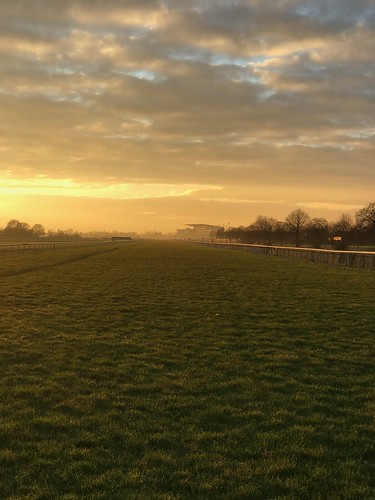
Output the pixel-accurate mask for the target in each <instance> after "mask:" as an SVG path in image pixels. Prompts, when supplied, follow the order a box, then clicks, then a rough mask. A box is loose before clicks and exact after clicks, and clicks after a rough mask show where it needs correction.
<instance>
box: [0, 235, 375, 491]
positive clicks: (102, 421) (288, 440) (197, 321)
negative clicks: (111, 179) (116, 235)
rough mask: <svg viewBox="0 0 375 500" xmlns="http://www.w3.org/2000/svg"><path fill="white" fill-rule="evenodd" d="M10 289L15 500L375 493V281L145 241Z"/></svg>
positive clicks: (17, 270) (2, 349) (74, 253)
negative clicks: (374, 480) (374, 361)
mask: <svg viewBox="0 0 375 500" xmlns="http://www.w3.org/2000/svg"><path fill="white" fill-rule="evenodd" d="M109 250H110V251H109ZM0 292H1V302H0V338H1V342H0V354H1V356H0V366H1V374H2V376H1V386H0V402H1V403H0V467H1V475H0V498H4V499H5V498H9V499H22V498H24V499H26V498H27V499H34V498H35V499H52V498H65V499H69V500H71V499H81V498H88V499H117V498H118V499H123V498H129V499H132V498H134V499H136V498H137V499H138V498H151V499H174V498H175V499H185V498H186V499H188V498H189V499H190V498H194V499H195V498H197V499H199V498H202V499H204V498H213V499H214V498H215V499H217V498H227V499H242V498H243V499H247V498H254V499H266V498H274V499H276V498H277V499H300V498H302V499H304V498H306V499H311V498H317V499H320V498H321V499H326V498H331V499H337V498H343V499H346V498H348V499H352V498H353V499H354V498H358V499H370V498H373V491H374V490H373V488H374V482H373V479H372V478H373V477H374V476H375V474H374V472H375V471H374V470H373V465H374V449H373V443H374V441H375V439H374V437H375V436H374V389H373V388H374V386H375V383H374V382H375V381H374V378H375V377H374V370H373V354H374V352H373V347H374V330H375V328H374V325H375V310H374V305H373V304H374V296H375V276H374V275H373V274H370V273H366V272H360V271H356V270H347V269H336V268H329V267H326V266H323V267H320V266H318V265H313V264H305V263H300V262H292V261H284V260H279V259H273V258H270V257H263V256H255V255H248V254H243V253H240V252H231V251H224V250H216V249H210V248H203V247H196V246H189V245H187V244H184V243H179V242H136V243H134V244H125V245H115V244H114V245H111V247H110V248H109V247H108V248H107V247H106V248H105V249H104V248H103V247H90V248H75V249H63V250H56V251H55V252H51V251H49V252H43V251H40V252H35V253H34V252H29V253H24V254H12V255H10V254H9V255H7V256H6V257H5V256H4V258H3V259H2V261H1V262H0Z"/></svg>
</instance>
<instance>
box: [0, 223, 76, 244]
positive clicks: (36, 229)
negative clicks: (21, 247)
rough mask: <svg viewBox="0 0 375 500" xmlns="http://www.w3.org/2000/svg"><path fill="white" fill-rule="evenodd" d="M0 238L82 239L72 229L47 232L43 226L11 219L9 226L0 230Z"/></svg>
mask: <svg viewBox="0 0 375 500" xmlns="http://www.w3.org/2000/svg"><path fill="white" fill-rule="evenodd" d="M0 236H1V237H5V238H28V239H30V238H31V239H38V238H41V237H47V238H50V239H51V238H68V239H75V238H81V235H80V234H79V233H77V232H75V231H73V230H72V229H68V230H66V231H61V230H58V231H52V230H48V231H47V230H46V229H45V228H44V227H43V226H42V224H34V225H33V226H30V224H28V223H27V222H22V221H19V220H17V219H11V220H10V221H9V222H8V223H7V225H6V226H5V227H4V228H3V229H0Z"/></svg>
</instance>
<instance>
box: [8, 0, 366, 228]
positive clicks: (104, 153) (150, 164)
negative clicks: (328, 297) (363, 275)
mask: <svg viewBox="0 0 375 500" xmlns="http://www.w3.org/2000/svg"><path fill="white" fill-rule="evenodd" d="M0 19H1V25H0V62H1V72H0V111H1V117H2V119H1V121H0V131H1V133H0V196H1V204H0V207H1V212H0V226H3V225H4V224H5V223H6V222H7V221H8V220H9V219H11V218H19V219H21V220H27V221H28V222H30V223H35V222H40V223H43V224H45V225H46V226H51V227H56V226H57V224H63V225H66V226H67V227H68V226H69V227H70V226H74V227H75V228H76V229H77V230H86V229H92V228H93V227H95V228H99V227H98V226H99V225H100V226H101V228H102V229H107V230H108V229H109V230H111V229H114V228H117V229H119V230H131V229H133V230H134V229H139V230H140V231H142V230H153V229H154V230H160V231H173V230H174V229H176V228H177V227H179V226H180V225H181V224H185V223H188V222H206V223H212V224H223V223H224V221H227V220H230V221H231V223H232V224H234V225H247V224H250V223H251V222H252V221H253V220H254V219H255V217H256V216H257V215H259V214H263V215H267V216H272V217H276V218H283V217H285V216H286V215H287V214H288V213H289V212H290V211H291V210H293V209H295V208H296V207H300V206H303V208H304V209H306V210H307V211H308V212H309V213H310V214H311V216H324V217H326V218H327V219H329V220H331V219H334V218H337V217H338V216H339V215H341V214H342V213H343V212H345V213H349V214H352V215H353V214H354V213H355V211H356V210H357V209H358V207H361V206H364V205H365V204H366V203H369V202H371V201H373V198H374V187H375V163H374V158H375V154H374V153H375V151H374V143H375V120H374V117H375V108H374V83H375V78H374V76H375V69H374V57H373V54H374V49H375V36H374V26H375V22H374V19H375V8H374V4H373V2H372V1H370V0H359V1H356V2H354V1H353V2H344V1H343V0H331V1H329V2H320V1H315V0H304V1H302V2H301V1H296V0H286V1H283V2H274V1H268V0H262V1H260V0H237V1H224V0H223V1H222V0H191V1H188V2H187V1H183V0H178V1H169V0H163V1H162V0H160V1H158V0H157V1H153V2H150V1H149V0H139V1H137V2H118V1H117V0H108V1H106V2H89V1H86V0H72V1H69V2H60V1H58V0H35V1H33V2H29V1H27V0H19V1H13V2H10V1H4V2H1V5H0ZM62 206H63V207H64V211H63V212H64V213H62V211H61V207H62ZM114 214H116V215H115V216H114ZM30 217H33V220H30Z"/></svg>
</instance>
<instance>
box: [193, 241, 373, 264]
mask: <svg viewBox="0 0 375 500" xmlns="http://www.w3.org/2000/svg"><path fill="white" fill-rule="evenodd" d="M189 241H190V243H198V244H200V245H206V246H210V247H215V248H224V249H229V250H242V251H245V252H251V253H255V254H262V255H272V256H274V257H283V258H287V259H295V260H303V261H305V262H316V263H318V264H328V265H331V266H340V267H351V268H358V269H369V270H370V271H374V270H375V252H356V251H344V250H324V249H317V248H300V247H282V246H271V245H251V244H245V243H220V242H208V241H193V240H189Z"/></svg>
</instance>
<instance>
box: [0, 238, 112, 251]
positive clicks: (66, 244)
mask: <svg viewBox="0 0 375 500" xmlns="http://www.w3.org/2000/svg"><path fill="white" fill-rule="evenodd" d="M104 243H107V244H108V243H113V242H112V241H111V240H72V241H43V242H41V241H36V242H27V243H20V242H12V243H2V244H0V252H10V251H18V252H23V251H26V250H56V249H57V248H72V247H82V246H90V245H99V244H104Z"/></svg>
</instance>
